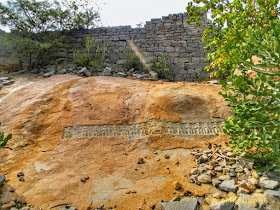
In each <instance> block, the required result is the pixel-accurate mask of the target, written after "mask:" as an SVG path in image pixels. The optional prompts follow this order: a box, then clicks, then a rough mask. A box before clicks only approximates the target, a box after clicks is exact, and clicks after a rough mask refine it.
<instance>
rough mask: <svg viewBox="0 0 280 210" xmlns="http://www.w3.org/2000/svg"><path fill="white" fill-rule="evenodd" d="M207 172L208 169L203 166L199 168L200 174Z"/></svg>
mask: <svg viewBox="0 0 280 210" xmlns="http://www.w3.org/2000/svg"><path fill="white" fill-rule="evenodd" d="M206 171H207V168H205V167H202V166H200V167H199V172H200V173H204V172H206Z"/></svg>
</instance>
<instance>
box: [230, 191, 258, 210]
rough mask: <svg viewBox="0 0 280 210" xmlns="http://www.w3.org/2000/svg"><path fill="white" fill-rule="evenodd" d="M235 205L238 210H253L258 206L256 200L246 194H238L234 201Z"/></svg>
mask: <svg viewBox="0 0 280 210" xmlns="http://www.w3.org/2000/svg"><path fill="white" fill-rule="evenodd" d="M235 205H237V206H238V210H255V209H257V208H256V207H257V206H258V204H257V202H256V200H255V199H254V198H253V197H252V196H250V195H246V194H240V195H239V197H238V199H237V200H236V201H235Z"/></svg>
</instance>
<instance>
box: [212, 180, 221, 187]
mask: <svg viewBox="0 0 280 210" xmlns="http://www.w3.org/2000/svg"><path fill="white" fill-rule="evenodd" d="M219 184H221V181H220V180H218V179H212V185H213V186H214V187H218V186H219Z"/></svg>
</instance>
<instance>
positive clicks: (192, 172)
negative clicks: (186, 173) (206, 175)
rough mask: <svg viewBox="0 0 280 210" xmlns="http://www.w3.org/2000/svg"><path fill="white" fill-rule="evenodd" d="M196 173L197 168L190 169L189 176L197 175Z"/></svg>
mask: <svg viewBox="0 0 280 210" xmlns="http://www.w3.org/2000/svg"><path fill="white" fill-rule="evenodd" d="M198 172H199V170H198V168H192V169H191V173H190V175H195V174H198Z"/></svg>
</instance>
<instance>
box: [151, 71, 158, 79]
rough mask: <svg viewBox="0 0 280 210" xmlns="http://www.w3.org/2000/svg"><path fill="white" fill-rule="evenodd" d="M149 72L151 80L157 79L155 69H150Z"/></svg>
mask: <svg viewBox="0 0 280 210" xmlns="http://www.w3.org/2000/svg"><path fill="white" fill-rule="evenodd" d="M149 73H150V75H151V77H152V79H153V80H158V73H156V72H155V71H150V72H149Z"/></svg>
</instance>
